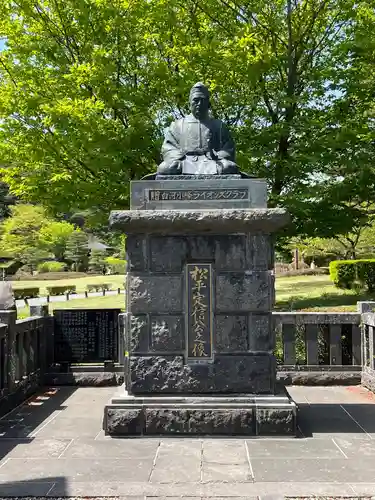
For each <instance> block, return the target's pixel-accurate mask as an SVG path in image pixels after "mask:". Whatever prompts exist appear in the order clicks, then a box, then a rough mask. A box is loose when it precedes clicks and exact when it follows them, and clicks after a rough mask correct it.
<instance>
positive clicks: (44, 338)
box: [0, 303, 375, 415]
mask: <svg viewBox="0 0 375 500" xmlns="http://www.w3.org/2000/svg"><path fill="white" fill-rule="evenodd" d="M369 304H370V303H362V305H361V303H359V307H358V313H305V312H274V313H273V321H274V327H275V330H276V351H275V352H276V358H277V362H278V374H279V375H278V376H279V379H280V380H281V381H282V382H283V383H286V384H306V385H307V384H314V385H322V384H324V385H328V384H331V385H334V384H358V383H360V381H361V372H362V383H363V384H364V385H366V386H367V387H368V388H371V389H372V390H375V358H374V355H375V351H374V345H375V339H374V331H375V330H374V328H375V313H372V312H369V311H372V308H371V307H370V306H369ZM374 308H375V303H374ZM31 314H32V317H30V318H27V319H24V320H18V321H17V320H16V313H15V312H6V311H0V415H1V414H4V413H6V412H7V411H8V410H9V409H11V408H12V407H14V406H16V405H17V404H19V403H20V402H21V401H22V400H24V399H25V398H27V397H28V396H29V395H31V394H32V393H33V392H35V391H36V390H37V389H38V387H39V385H41V384H42V383H43V382H44V383H45V384H51V385H66V384H68V385H71V384H73V385H76V384H79V385H115V384H118V383H120V382H121V381H122V380H123V367H122V366H121V365H122V364H123V363H122V362H121V361H122V360H121V357H120V359H113V360H112V361H111V360H108V361H107V362H106V363H103V366H99V365H98V364H97V363H96V364H94V365H85V366H75V365H71V366H70V367H69V368H68V369H67V370H65V368H64V370H59V369H56V365H54V362H55V361H54V318H53V316H49V315H48V310H47V308H46V307H43V306H35V307H34V306H32V307H31ZM120 318H121V316H120ZM361 324H362V326H363V328H362V331H361ZM121 332H123V325H122V326H121V324H120V339H119V345H120V352H121V353H123V342H122V333H121ZM361 335H362V337H361ZM362 360H363V361H362Z"/></svg>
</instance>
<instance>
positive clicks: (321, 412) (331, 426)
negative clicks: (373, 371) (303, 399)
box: [298, 403, 375, 437]
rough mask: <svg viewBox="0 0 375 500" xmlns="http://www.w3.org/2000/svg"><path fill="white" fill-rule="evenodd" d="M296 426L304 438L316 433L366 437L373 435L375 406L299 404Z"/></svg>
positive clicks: (374, 431) (374, 429)
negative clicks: (361, 435)
mask: <svg viewBox="0 0 375 500" xmlns="http://www.w3.org/2000/svg"><path fill="white" fill-rule="evenodd" d="M298 426H299V428H300V429H301V431H302V432H303V434H304V436H305V437H313V436H314V435H315V434H317V433H319V434H320V433H322V434H324V433H327V434H349V435H350V434H363V437H366V436H367V435H368V434H372V433H375V404H355V403H350V404H347V403H345V404H338V403H336V404H321V403H310V404H307V403H306V404H305V403H299V404H298Z"/></svg>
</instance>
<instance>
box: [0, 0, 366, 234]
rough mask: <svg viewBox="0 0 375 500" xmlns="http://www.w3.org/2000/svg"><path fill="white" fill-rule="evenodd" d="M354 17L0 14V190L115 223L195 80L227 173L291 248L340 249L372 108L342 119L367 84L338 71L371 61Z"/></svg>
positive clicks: (286, 2) (360, 199)
mask: <svg viewBox="0 0 375 500" xmlns="http://www.w3.org/2000/svg"><path fill="white" fill-rule="evenodd" d="M364 5H367V6H368V8H367V10H366V9H365V11H364V12H363V10H364V9H363V6H364ZM367 11H371V4H370V3H368V2H363V3H362V0H361V2H360V3H359V4H358V3H357V4H355V3H354V1H353V0H317V1H315V2H312V1H311V0H301V1H298V2H297V1H292V0H257V1H255V0H251V1H250V2H246V3H238V2H237V1H233V0H186V1H185V2H180V1H179V0H170V1H168V2H165V0H134V1H132V2H122V1H117V0H116V1H115V2H112V3H109V2H103V1H102V0H66V1H65V2H64V3H63V2H61V1H59V0H57V1H56V0H44V1H43V2H41V1H38V0H37V1H35V0H22V1H21V2H17V3H14V2H13V1H12V0H4V2H3V3H2V5H1V6H0V19H1V21H0V31H1V32H2V34H3V35H4V36H5V37H6V38H7V49H6V50H5V51H4V52H3V53H2V54H1V59H0V76H1V82H2V85H1V87H0V118H1V127H0V151H1V155H2V158H3V161H4V164H5V165H6V167H7V168H5V169H3V172H4V176H5V180H6V181H7V182H8V183H9V184H10V186H11V189H12V191H13V192H14V193H15V194H17V195H19V196H21V197H23V198H24V199H27V200H30V201H38V202H39V201H42V202H43V203H44V204H45V205H46V206H48V207H49V208H51V209H52V210H53V211H54V212H55V213H61V211H64V212H70V211H79V210H86V209H90V210H92V211H93V213H95V214H99V216H102V217H105V218H107V214H108V211H109V209H110V208H122V207H127V205H128V187H127V186H128V181H129V180H130V179H132V178H135V177H138V178H139V177H140V176H142V175H143V174H144V173H146V172H148V171H150V170H152V169H154V168H155V167H156V164H157V163H158V161H159V150H160V141H161V133H162V130H163V127H165V126H166V125H167V124H168V123H169V121H170V120H171V119H172V118H173V117H179V116H183V115H184V113H186V111H187V102H186V101H187V99H186V97H187V94H188V91H189V87H190V86H191V84H192V83H195V81H196V80H198V79H199V80H203V81H205V82H207V83H208V84H209V86H210V88H211V90H212V102H213V109H212V112H213V115H214V116H220V117H222V118H224V119H225V121H226V122H227V123H228V125H229V126H230V127H231V129H232V131H233V133H234V135H235V138H236V141H237V150H238V162H239V164H240V165H241V166H242V168H243V170H245V171H247V172H249V173H252V174H254V175H257V176H260V177H264V178H266V179H267V181H268V183H269V188H270V204H271V205H276V204H282V205H284V206H285V207H287V208H288V209H289V210H290V212H291V213H292V217H293V221H294V232H295V234H301V235H307V236H324V237H332V236H335V235H337V234H344V233H347V232H349V231H350V230H351V228H352V226H353V224H355V223H356V220H357V219H358V217H362V216H363V209H362V208H361V207H362V204H363V203H364V202H366V201H367V200H368V199H369V193H371V192H373V189H372V186H373V184H372V183H373V178H374V177H375V173H374V169H373V167H372V163H371V161H370V160H371V158H373V153H374V152H373V145H372V143H371V137H372V135H371V134H372V132H371V130H370V124H369V122H370V121H369V120H366V121H365V122H363V120H362V121H361V116H362V115H363V113H362V111H364V110H365V109H366V107H368V106H370V99H369V98H368V99H367V100H365V103H364V104H363V105H361V106H360V108H361V110H362V111H361V112H357V111H353V110H352V109H350V107H351V104H350V102H352V103H354V102H358V98H359V97H360V91H359V86H360V83H358V82H361V81H363V78H362V77H365V76H366V75H367V74H369V73H372V71H371V69H370V68H371V62H372V61H371V58H369V62H368V66H367V68H366V70H365V73H363V69H362V64H361V63H358V64H357V63H356V64H354V61H353V55H352V54H353V47H360V48H361V50H362V55H363V54H364V55H366V54H367V53H368V52H370V54H371V50H372V45H371V44H369V43H367V44H366V43H365V41H364V36H363V34H365V33H366V28H367V27H368V26H367V24H368V25H370V24H371V16H370V14H368V12H367ZM361 12H362V14H361ZM360 14H361V15H362V18H360V19H359V16H360ZM366 16H367V17H366ZM369 16H370V17H369ZM366 23H367V24H366ZM369 29H371V30H373V27H372V26H369ZM361 33H362V35H361ZM366 57H367V56H366ZM356 82H357V83H356ZM370 87H371V85H369V86H368V87H367V90H366V91H367V92H368V96H370V92H369V89H370ZM350 95H352V96H353V99H354V97H356V99H357V101H355V100H352V101H350V99H349V97H350ZM348 106H349V107H348ZM348 110H349V112H348ZM361 113H362V114H361ZM366 179H370V182H367V180H366ZM119 180H120V181H119ZM72 186H74V190H73V189H72ZM99 218H100V217H99Z"/></svg>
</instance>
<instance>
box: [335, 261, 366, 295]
mask: <svg viewBox="0 0 375 500" xmlns="http://www.w3.org/2000/svg"><path fill="white" fill-rule="evenodd" d="M329 272H330V277H331V280H332V281H333V282H334V283H335V285H336V286H337V287H338V288H344V289H348V290H356V289H362V290H368V291H369V292H373V291H375V259H357V260H334V261H332V262H331V263H330V265H329Z"/></svg>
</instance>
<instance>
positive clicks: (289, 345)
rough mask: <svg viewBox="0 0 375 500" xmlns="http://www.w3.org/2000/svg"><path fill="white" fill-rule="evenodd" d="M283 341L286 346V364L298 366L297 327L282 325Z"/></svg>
mask: <svg viewBox="0 0 375 500" xmlns="http://www.w3.org/2000/svg"><path fill="white" fill-rule="evenodd" d="M281 331H282V339H283V344H284V364H285V365H295V364H296V325H295V324H292V325H290V324H283V325H282V330H281Z"/></svg>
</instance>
